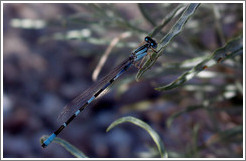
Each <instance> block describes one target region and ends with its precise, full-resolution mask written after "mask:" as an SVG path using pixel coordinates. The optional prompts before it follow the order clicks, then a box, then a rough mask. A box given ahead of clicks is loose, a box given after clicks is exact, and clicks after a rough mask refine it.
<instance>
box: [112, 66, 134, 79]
mask: <svg viewBox="0 0 246 161" xmlns="http://www.w3.org/2000/svg"><path fill="white" fill-rule="evenodd" d="M131 65H132V63H129V64H128V65H127V66H125V68H123V69H122V70H121V71H120V72H119V73H118V74H117V75H116V76H115V77H114V80H116V79H117V78H119V76H121V75H122V74H123V73H124V72H125V71H126V70H127V69H128V68H129V67H130V66H131Z"/></svg>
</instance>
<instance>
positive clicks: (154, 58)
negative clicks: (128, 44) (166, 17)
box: [136, 3, 200, 80]
mask: <svg viewBox="0 0 246 161" xmlns="http://www.w3.org/2000/svg"><path fill="white" fill-rule="evenodd" d="M199 5H200V4H198V3H192V4H190V5H189V6H188V7H187V8H186V10H185V11H184V13H183V14H182V16H181V17H180V18H179V20H178V21H177V22H176V24H175V25H174V26H173V27H172V29H171V30H170V31H169V33H168V34H167V35H166V36H165V37H163V39H162V40H161V41H160V43H159V44H158V47H157V52H156V53H155V52H153V53H152V54H151V58H150V59H149V60H148V61H146V62H145V64H144V65H143V67H142V68H141V69H140V70H139V71H138V73H137V76H136V79H137V80H139V79H140V77H141V76H142V75H143V74H144V73H145V72H146V71H147V70H148V69H150V67H151V66H153V65H154V64H155V62H156V61H157V59H158V57H159V56H161V54H162V53H163V50H164V49H165V48H166V47H167V45H168V44H169V43H170V42H171V40H172V39H173V38H174V37H175V36H177V35H178V34H179V33H180V32H181V31H182V29H183V27H184V25H185V24H186V22H187V21H188V19H189V18H190V17H191V16H192V15H193V14H194V13H195V11H196V9H197V7H198V6H199Z"/></svg>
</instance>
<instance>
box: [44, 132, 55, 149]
mask: <svg viewBox="0 0 246 161" xmlns="http://www.w3.org/2000/svg"><path fill="white" fill-rule="evenodd" d="M55 137H56V134H54V133H53V134H51V135H50V136H49V137H48V138H47V139H46V140H45V141H44V144H45V146H48V145H49V144H50V143H51V142H52V141H53V140H54V139H55Z"/></svg>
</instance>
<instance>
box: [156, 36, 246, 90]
mask: <svg viewBox="0 0 246 161" xmlns="http://www.w3.org/2000/svg"><path fill="white" fill-rule="evenodd" d="M242 53H243V41H242V35H240V36H239V37H237V38H234V39H232V40H231V41H229V42H228V43H227V44H226V45H225V46H224V47H222V48H219V49H217V50H215V51H214V53H213V54H212V55H210V56H208V57H206V58H205V59H204V60H203V61H201V62H200V63H199V64H198V65H196V66H195V67H193V68H192V69H191V70H189V71H187V72H185V73H184V74H182V75H181V76H180V77H178V78H177V79H176V80H175V81H173V82H172V83H170V84H168V85H165V86H162V87H158V88H156V90H158V91H164V90H170V89H173V88H176V87H178V86H181V85H182V84H184V83H185V82H186V81H188V80H190V79H192V78H193V77H194V76H196V75H197V74H198V73H200V72H201V71H203V70H204V69H206V68H208V67H211V66H213V65H215V64H217V63H220V62H222V61H224V60H226V59H228V58H231V57H235V56H236V55H240V54H242Z"/></svg>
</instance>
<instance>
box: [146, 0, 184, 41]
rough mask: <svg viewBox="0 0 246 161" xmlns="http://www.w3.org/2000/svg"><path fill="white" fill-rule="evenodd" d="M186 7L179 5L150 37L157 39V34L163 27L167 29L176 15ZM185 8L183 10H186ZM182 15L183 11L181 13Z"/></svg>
mask: <svg viewBox="0 0 246 161" xmlns="http://www.w3.org/2000/svg"><path fill="white" fill-rule="evenodd" d="M182 7H184V5H183V4H180V5H178V6H177V7H176V8H175V9H174V10H173V11H172V12H170V13H169V14H168V15H167V16H165V17H164V18H163V19H162V23H161V24H159V25H158V26H156V27H155V28H154V29H153V30H152V31H151V32H150V33H149V34H148V35H149V36H150V37H155V36H156V35H157V33H159V32H161V30H162V29H163V27H165V26H166V25H167V24H168V23H169V22H170V21H171V20H172V19H173V18H174V16H175V15H176V13H177V12H178V11H179V10H180V8H182ZM184 9H185V7H184V8H183V9H182V10H184ZM180 13H182V11H181V12H180Z"/></svg>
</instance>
